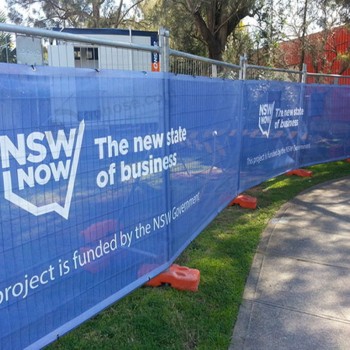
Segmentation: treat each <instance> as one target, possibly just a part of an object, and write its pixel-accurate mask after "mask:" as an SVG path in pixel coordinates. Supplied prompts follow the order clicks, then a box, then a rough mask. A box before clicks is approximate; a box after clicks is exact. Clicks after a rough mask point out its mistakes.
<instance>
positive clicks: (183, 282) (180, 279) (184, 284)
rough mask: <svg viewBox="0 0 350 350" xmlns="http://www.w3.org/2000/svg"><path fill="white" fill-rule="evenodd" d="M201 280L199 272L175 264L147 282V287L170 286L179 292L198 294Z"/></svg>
mask: <svg viewBox="0 0 350 350" xmlns="http://www.w3.org/2000/svg"><path fill="white" fill-rule="evenodd" d="M199 280H200V271H199V270H197V269H190V268H188V267H185V266H180V265H177V264H173V265H171V266H170V267H169V269H168V270H166V271H164V272H162V273H161V274H159V275H158V276H156V277H154V278H152V279H151V280H150V281H149V282H147V283H146V286H150V287H159V286H161V285H162V284H169V285H170V286H171V287H172V288H175V289H178V290H189V291H191V292H197V291H198V285H199Z"/></svg>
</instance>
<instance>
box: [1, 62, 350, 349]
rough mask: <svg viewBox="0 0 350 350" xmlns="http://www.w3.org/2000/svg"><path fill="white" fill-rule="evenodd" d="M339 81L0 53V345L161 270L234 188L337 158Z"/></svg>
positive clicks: (14, 345)
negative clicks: (52, 63) (131, 67)
mask: <svg viewBox="0 0 350 350" xmlns="http://www.w3.org/2000/svg"><path fill="white" fill-rule="evenodd" d="M349 94H350V88H348V87H345V86H322V85H305V84H297V83H285V82H269V81H231V80H222V79H209V78H199V77H196V78H195V77H191V76H181V75H177V76H175V75H171V74H163V73H148V74H144V73H143V72H123V71H107V70H105V71H104V70H102V71H95V70H90V69H71V68H52V67H37V68H36V69H35V70H33V69H32V68H31V67H28V66H21V65H8V64H0V113H1V117H0V157H1V158H0V165H1V172H0V206H1V222H0V238H1V239H0V262H1V266H2V269H1V270H0V314H1V317H0V327H1V330H2V331H1V335H0V348H1V349H2V348H4V349H5V348H11V349H22V348H26V347H28V348H33V349H36V348H40V347H43V346H45V345H46V344H48V343H50V342H52V341H54V340H55V339H56V338H57V336H58V335H62V334H64V333H66V332H68V331H69V330H71V329H72V328H74V327H75V326H77V325H79V324H81V323H82V322H84V321H85V320H87V319H88V318H90V317H92V316H93V315H95V314H96V313H98V312H99V311H101V310H102V309H104V308H106V307H107V306H108V305H110V304H111V303H113V302H115V301H117V300H119V299H120V298H122V297H123V296H125V295H126V294H127V293H129V292H131V291H132V290H134V289H136V288H138V287H140V286H141V285H142V284H144V283H145V282H146V281H148V280H149V278H152V277H154V276H156V275H157V274H158V273H160V272H161V271H163V270H164V269H165V268H167V267H168V266H169V265H170V264H171V263H172V262H173V261H174V260H175V259H176V257H177V256H178V255H179V254H180V253H181V252H182V251H183V250H184V249H185V248H186V247H187V246H188V244H189V243H190V242H191V241H192V240H193V239H194V238H195V237H196V236H197V235H198V234H199V233H200V232H201V231H202V230H203V229H204V228H205V227H206V226H207V225H208V224H209V223H210V222H211V221H212V220H213V218H214V217H215V216H216V215H217V213H218V212H220V211H221V210H222V209H224V208H225V207H226V206H227V205H228V203H229V202H230V201H231V200H232V199H233V198H235V197H236V196H237V194H239V193H240V192H242V191H244V190H246V189H248V188H250V187H252V186H255V185H257V184H259V183H261V182H263V181H265V180H267V179H269V178H271V177H273V176H276V175H278V174H282V173H284V172H286V171H288V170H291V169H293V168H297V167H300V166H305V165H310V164H315V163H321V162H328V161H331V160H336V159H343V158H347V157H349V154H350V141H349V140H350V137H349V136H350V120H349V119H350V117H349V113H348V110H349V107H350V106H349V105H350V102H349V101H350V99H349V98H348V96H349Z"/></svg>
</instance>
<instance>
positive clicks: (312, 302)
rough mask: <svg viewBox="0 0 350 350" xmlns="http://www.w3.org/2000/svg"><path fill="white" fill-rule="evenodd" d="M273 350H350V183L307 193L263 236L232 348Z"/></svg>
mask: <svg viewBox="0 0 350 350" xmlns="http://www.w3.org/2000/svg"><path fill="white" fill-rule="evenodd" d="M281 190H283V189H281ZM274 349H276V350H288V349H293V350H296V349H303V350H309V349H310V350H315V349H317V350H321V349H324V350H333V349H334V350H347V349H350V178H347V179H341V180H336V181H331V182H328V183H324V184H322V185H318V186H316V187H314V188H312V189H310V190H308V191H307V192H304V193H302V194H300V195H299V196H297V197H296V198H295V199H293V200H292V201H291V202H289V203H287V204H286V205H284V206H283V207H282V208H281V209H280V210H279V212H278V213H277V214H276V216H275V217H274V218H273V219H272V220H271V221H270V222H269V224H268V226H267V228H266V230H265V231H264V233H263V236H262V238H261V241H260V244H259V247H258V251H257V253H256V255H255V258H254V261H253V265H252V269H251V271H250V275H249V277H248V280H247V284H246V287H245V291H244V297H243V303H242V305H241V307H240V311H239V315H238V320H237V322H236V325H235V328H234V331H233V337H232V342H231V346H230V348H229V350H274Z"/></svg>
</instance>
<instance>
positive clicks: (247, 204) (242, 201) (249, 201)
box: [229, 194, 258, 209]
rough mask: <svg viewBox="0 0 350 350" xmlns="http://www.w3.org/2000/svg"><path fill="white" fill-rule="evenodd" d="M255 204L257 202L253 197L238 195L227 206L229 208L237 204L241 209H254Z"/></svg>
mask: <svg viewBox="0 0 350 350" xmlns="http://www.w3.org/2000/svg"><path fill="white" fill-rule="evenodd" d="M257 203H258V200H257V199H256V198H255V197H252V196H249V195H247V194H240V195H239V196H237V197H236V198H235V199H234V200H233V201H232V202H231V203H230V204H229V206H230V207H231V206H233V205H235V204H237V205H239V206H240V207H242V208H247V209H256V205H257Z"/></svg>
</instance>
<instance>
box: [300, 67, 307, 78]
mask: <svg viewBox="0 0 350 350" xmlns="http://www.w3.org/2000/svg"><path fill="white" fill-rule="evenodd" d="M306 78H307V64H306V63H303V70H302V73H301V82H302V83H306Z"/></svg>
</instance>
